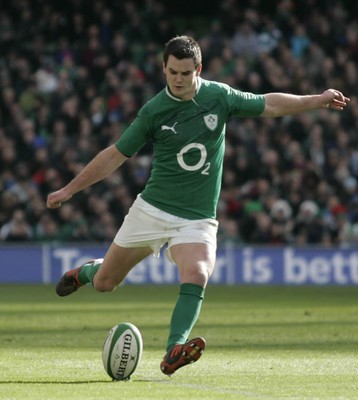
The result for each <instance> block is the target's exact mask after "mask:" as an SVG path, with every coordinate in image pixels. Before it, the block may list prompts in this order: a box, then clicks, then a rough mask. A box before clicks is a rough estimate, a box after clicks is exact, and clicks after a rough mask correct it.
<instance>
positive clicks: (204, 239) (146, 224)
mask: <svg viewBox="0 0 358 400" xmlns="http://www.w3.org/2000/svg"><path fill="white" fill-rule="evenodd" d="M217 230H218V221H216V220H215V219H212V218H206V219H195V220H190V219H185V218H180V217H176V216H175V215H172V214H168V213H167V212H165V211H162V210H159V209H158V208H156V207H154V206H152V205H151V204H149V203H147V202H146V201H144V200H143V199H142V198H141V197H140V195H139V196H138V197H137V199H136V200H135V201H134V203H133V205H132V207H131V208H130V210H129V212H128V214H127V215H126V217H125V219H124V221H123V224H122V226H121V227H120V228H119V231H118V232H117V234H116V236H115V238H114V240H113V241H114V243H116V244H117V245H118V246H121V247H146V246H149V247H150V248H151V249H152V250H153V253H154V255H155V256H156V257H158V256H159V253H160V249H161V248H162V246H163V245H164V244H166V243H167V244H168V247H167V251H166V256H167V257H168V259H169V261H171V262H173V259H172V257H171V254H170V248H171V246H173V245H175V244H181V243H205V244H208V245H209V246H211V247H213V248H214V249H215V250H216V234H217Z"/></svg>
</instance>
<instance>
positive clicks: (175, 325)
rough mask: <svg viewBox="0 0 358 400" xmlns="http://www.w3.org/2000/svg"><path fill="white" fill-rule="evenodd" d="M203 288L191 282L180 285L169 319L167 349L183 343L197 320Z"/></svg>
mask: <svg viewBox="0 0 358 400" xmlns="http://www.w3.org/2000/svg"><path fill="white" fill-rule="evenodd" d="M204 292H205V289H204V288H203V287H202V286H200V285H195V284H193V283H183V284H182V285H180V291H179V298H178V300H177V303H176V305H175V307H174V310H173V314H172V318H171V321H170V333H169V338H168V342H167V351H168V350H169V349H170V348H172V347H173V346H174V345H175V344H177V343H185V342H186V341H187V339H188V336H189V334H190V332H191V330H192V329H193V326H194V324H195V322H196V321H197V319H198V317H199V314H200V310H201V304H202V302H203V298H204Z"/></svg>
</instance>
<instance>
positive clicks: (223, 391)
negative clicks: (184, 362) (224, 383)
mask: <svg viewBox="0 0 358 400" xmlns="http://www.w3.org/2000/svg"><path fill="white" fill-rule="evenodd" d="M157 382H158V383H164V384H165V385H169V384H170V385H174V386H180V387H185V388H189V389H195V390H206V391H211V392H215V393H220V394H239V395H241V396H247V397H251V398H253V399H265V400H270V399H272V400H276V399H277V397H268V396H267V395H263V394H258V393H250V392H243V391H241V390H231V389H219V388H214V387H212V386H205V385H195V384H192V383H179V382H178V383H176V382H171V381H157Z"/></svg>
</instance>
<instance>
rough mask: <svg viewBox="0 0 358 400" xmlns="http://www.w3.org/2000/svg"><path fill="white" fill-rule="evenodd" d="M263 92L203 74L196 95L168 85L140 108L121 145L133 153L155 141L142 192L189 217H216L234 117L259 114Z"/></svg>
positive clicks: (157, 204) (160, 205)
mask: <svg viewBox="0 0 358 400" xmlns="http://www.w3.org/2000/svg"><path fill="white" fill-rule="evenodd" d="M264 106H265V100H264V97H263V96H262V95H254V94H252V93H247V92H241V91H239V90H235V89H233V88H231V87H230V86H228V85H226V84H223V83H218V82H213V81H207V80H204V79H202V78H198V90H197V93H196V95H195V96H194V98H193V99H191V100H180V99H178V98H176V97H174V96H172V95H171V94H170V92H169V90H168V88H166V89H163V90H162V91H161V92H159V93H158V94H157V95H156V96H155V97H153V98H152V99H151V100H150V101H148V102H147V103H146V104H145V105H144V106H143V107H142V108H141V109H140V111H139V113H138V115H137V117H136V118H135V120H134V121H133V123H132V124H131V125H130V126H129V127H128V128H127V129H126V130H125V132H124V133H123V134H122V136H121V137H120V138H119V140H118V141H117V142H116V143H115V146H116V147H117V149H118V150H119V151H121V152H122V153H123V154H124V155H126V156H127V157H130V156H132V155H133V154H135V153H136V152H138V151H139V150H140V149H141V148H142V147H143V146H144V145H145V143H146V142H148V141H152V143H153V153H154V154H153V156H154V157H153V165H152V171H151V176H150V178H149V180H148V182H147V184H146V186H145V188H144V190H143V192H142V194H141V196H142V198H143V199H144V200H145V201H147V202H148V203H150V204H152V205H153V206H155V207H157V208H159V209H161V210H163V211H166V212H168V213H170V214H172V215H176V216H179V217H182V218H187V219H201V218H215V217H216V207H217V202H218V199H219V193H220V189H221V178H222V170H223V158H224V151H225V126H226V121H227V119H228V117H230V116H233V115H237V116H245V117H254V116H258V115H260V114H261V113H262V112H263V110H264Z"/></svg>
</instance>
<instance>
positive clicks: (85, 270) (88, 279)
mask: <svg viewBox="0 0 358 400" xmlns="http://www.w3.org/2000/svg"><path fill="white" fill-rule="evenodd" d="M102 262H103V258H97V260H93V261H88V262H87V263H86V264H83V265H82V268H81V270H80V272H79V273H78V282H79V283H80V284H81V285H86V284H87V283H92V281H93V277H94V276H95V275H96V273H97V271H98V268H99V267H100V266H101V265H102Z"/></svg>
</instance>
